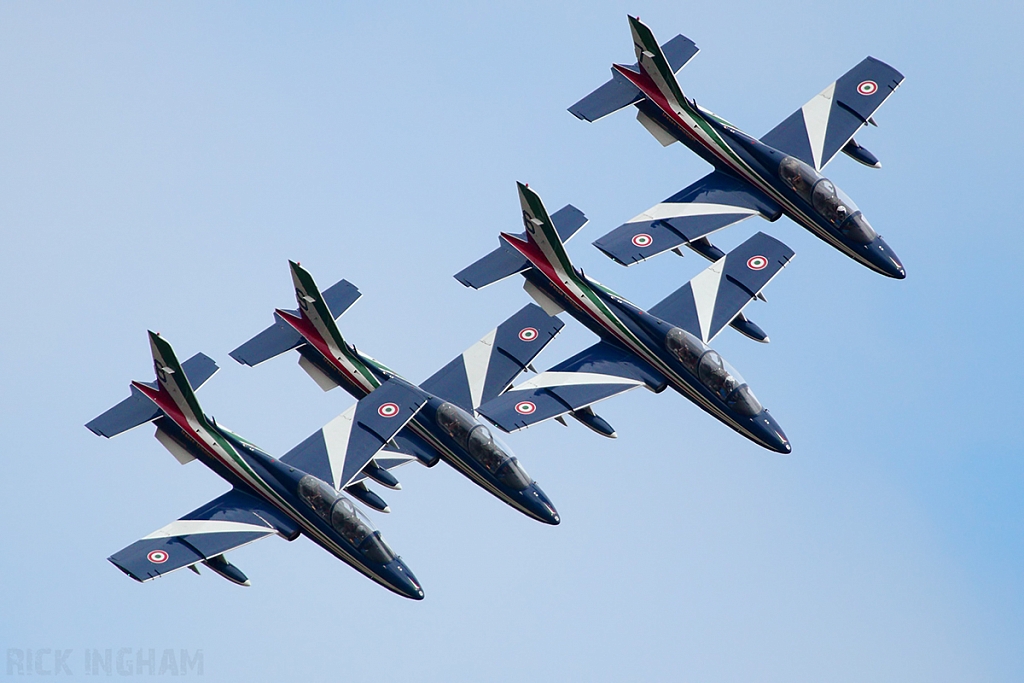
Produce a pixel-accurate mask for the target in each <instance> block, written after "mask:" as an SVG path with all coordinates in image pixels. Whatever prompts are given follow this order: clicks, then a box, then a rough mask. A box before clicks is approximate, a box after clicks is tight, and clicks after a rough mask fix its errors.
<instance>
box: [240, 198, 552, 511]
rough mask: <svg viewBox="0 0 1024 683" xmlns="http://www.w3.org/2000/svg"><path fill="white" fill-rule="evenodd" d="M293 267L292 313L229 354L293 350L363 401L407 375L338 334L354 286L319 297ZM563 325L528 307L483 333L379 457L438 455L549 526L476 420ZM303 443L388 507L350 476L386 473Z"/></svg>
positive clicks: (533, 495) (522, 478) (518, 472)
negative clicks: (479, 411)
mask: <svg viewBox="0 0 1024 683" xmlns="http://www.w3.org/2000/svg"><path fill="white" fill-rule="evenodd" d="M570 218H571V217H570ZM289 264H290V265H291V274H292V282H293V284H294V286H295V297H296V300H297V302H298V306H299V307H298V309H297V310H282V309H277V310H276V311H275V312H274V319H275V322H274V324H273V325H271V326H270V327H269V328H267V329H266V330H264V331H263V332H261V333H260V334H258V335H256V336H255V337H253V338H252V339H250V340H249V341H247V342H246V343H244V344H242V345H241V346H240V347H238V348H237V349H235V350H234V351H232V352H231V354H230V355H231V357H232V358H234V359H235V360H236V361H238V362H239V363H242V364H244V365H249V366H255V365H258V364H260V363H262V362H263V361H265V360H268V359H270V358H273V357H275V356H277V355H279V354H282V353H285V352H286V351H289V350H291V349H295V350H297V351H298V352H299V365H300V366H301V367H302V369H303V370H305V371H306V372H307V373H308V374H309V375H310V377H312V378H313V380H314V381H315V382H316V383H317V384H318V385H319V386H320V387H321V388H322V389H323V390H324V391H328V390H330V389H333V388H334V387H336V386H341V387H343V388H344V389H345V391H347V392H348V393H350V394H352V395H353V396H354V397H356V398H357V399H360V400H365V399H364V397H365V396H367V395H369V394H371V393H373V392H374V391H376V390H377V389H378V387H380V386H381V385H382V384H387V383H388V382H389V381H396V380H397V381H404V380H401V378H399V376H398V375H397V374H396V373H395V372H394V371H393V370H391V369H390V368H388V367H387V366H385V365H383V364H382V363H380V362H379V361H377V360H375V359H373V358H371V357H370V356H368V355H366V354H364V353H362V352H360V351H359V350H357V349H356V348H355V347H354V346H352V345H350V344H348V343H347V342H346V341H345V339H344V338H343V337H342V336H341V332H340V331H339V329H338V326H337V323H336V318H338V317H340V316H341V315H342V313H344V312H345V311H346V310H348V308H349V306H351V305H352V304H353V303H355V301H356V299H358V298H359V296H360V293H359V290H358V289H357V288H356V287H355V286H354V285H353V284H351V283H350V282H348V281H347V280H341V281H340V282H338V283H336V284H335V285H333V286H331V287H329V288H328V289H327V290H325V291H324V292H323V293H322V294H321V293H320V290H319V288H318V287H317V285H316V283H315V282H314V281H313V277H312V276H311V275H310V274H309V272H308V271H307V270H306V269H305V268H303V267H302V266H301V265H299V264H298V263H295V262H292V261H289ZM563 324H564V323H562V322H561V321H560V320H558V319H557V318H552V317H550V316H549V315H547V314H546V313H545V312H544V311H543V310H541V309H540V308H539V307H538V306H534V305H532V304H531V305H528V306H526V307H525V308H523V309H522V310H520V311H519V312H517V313H516V314H515V315H513V316H512V317H510V318H509V319H508V320H506V321H505V322H503V323H502V324H501V325H499V326H498V327H497V328H496V329H494V330H492V331H491V332H489V333H488V334H487V335H486V336H485V337H484V338H483V339H481V340H480V341H479V342H477V343H476V344H474V345H473V346H472V347H470V348H469V349H467V350H466V351H465V353H463V354H461V355H460V356H457V357H456V358H455V359H454V360H452V361H451V362H450V363H448V364H447V365H445V366H444V367H443V368H441V369H440V370H439V371H438V372H437V373H435V374H434V375H433V376H431V377H430V378H429V379H427V380H426V381H425V382H423V383H422V384H421V385H420V387H419V390H420V391H422V392H423V394H424V395H425V396H426V397H427V399H426V403H425V404H424V406H423V408H422V410H421V411H420V412H419V413H417V415H416V416H415V417H413V419H412V421H410V422H409V424H408V425H407V426H406V427H405V428H404V429H402V430H401V431H400V432H398V433H397V435H396V436H395V437H394V439H393V444H392V445H391V446H389V448H388V449H387V450H386V451H383V452H382V455H383V456H386V457H391V456H394V455H402V454H404V457H407V458H408V457H414V458H416V459H418V460H419V461H420V462H421V463H423V464H424V465H427V466H428V467H432V466H434V465H435V464H436V463H437V462H438V460H439V459H441V460H444V461H445V462H447V463H448V464H450V465H451V466H452V467H454V468H455V469H456V470H458V471H459V472H461V473H462V474H464V475H465V476H467V477H469V479H470V480H472V481H473V482H475V483H476V484H478V485H479V486H481V487H482V488H483V489H484V490H486V491H488V492H489V493H491V494H493V495H494V496H497V497H498V498H499V499H501V500H503V501H504V502H506V503H508V504H509V505H511V506H512V507H514V508H515V509H517V510H519V511H520V512H522V513H524V514H526V515H528V516H530V517H532V518H533V519H536V520H539V521H541V522H545V523H547V524H558V522H559V517H558V512H557V511H556V510H555V506H554V505H553V504H552V503H551V501H550V499H549V498H548V497H547V495H545V493H544V491H542V490H541V488H540V486H538V485H537V483H536V482H535V481H533V479H532V478H531V477H530V476H529V475H528V474H527V473H526V472H525V470H523V468H522V466H521V465H520V464H519V461H518V459H517V458H516V457H515V456H513V455H512V451H511V450H510V449H509V448H508V446H506V445H504V444H503V443H502V442H501V441H500V440H499V439H496V438H495V437H494V435H493V434H492V433H491V430H490V429H488V427H487V426H486V425H485V424H483V423H482V422H480V421H479V420H478V419H477V418H476V416H475V410H476V409H477V407H479V405H480V404H481V403H482V402H485V401H487V400H490V399H491V398H494V397H495V396H497V395H499V394H500V393H501V392H503V391H504V390H505V389H507V388H508V387H509V385H511V384H512V381H513V380H514V379H515V378H516V377H517V376H518V375H519V374H520V373H521V372H523V371H524V370H526V369H527V368H528V367H529V366H530V363H531V362H532V361H533V359H534V358H536V356H537V354H539V353H540V352H541V350H543V348H544V347H545V346H546V345H547V344H548V343H549V342H550V341H551V340H552V339H554V337H555V335H557V334H558V332H559V331H560V330H561V329H562V327H563ZM301 448H305V449H306V450H307V451H308V457H309V458H310V459H314V460H317V461H318V462H320V463H324V467H325V470H324V472H323V476H324V478H326V479H327V481H331V482H333V483H334V485H335V486H336V487H337V488H338V489H339V490H345V491H349V492H350V493H352V494H353V495H355V496H356V497H357V498H359V500H361V501H362V502H364V503H365V504H367V505H369V506H370V507H374V508H376V509H378V510H383V509H385V508H384V501H383V500H381V499H380V497H379V496H377V495H376V494H375V493H373V492H372V491H370V490H369V489H367V488H366V487H365V486H364V485H363V484H362V483H361V482H358V481H357V482H356V483H355V484H353V483H351V482H352V481H353V479H352V478H353V477H356V476H358V475H359V474H360V473H361V472H362V473H365V474H366V475H367V476H369V477H370V478H371V479H373V480H375V481H377V482H378V483H380V484H383V485H384V486H390V487H391V488H396V487H397V484H398V482H397V480H395V479H394V477H393V476H392V475H391V474H390V473H389V472H388V471H387V470H385V469H382V468H378V467H375V466H374V465H373V463H372V462H367V461H366V460H364V459H361V460H349V459H346V460H344V462H341V461H340V459H338V458H335V457H333V449H332V444H331V442H330V440H329V439H328V441H327V442H326V443H324V441H323V439H320V438H319V437H317V436H316V435H314V438H311V439H310V440H308V442H307V443H305V444H303V445H302V446H300V449H301ZM325 453H332V457H331V458H326V457H325V456H324V454H325ZM302 457H306V456H302ZM300 462H304V460H300ZM328 463H329V465H330V467H329V468H328V467H327V464H328ZM309 467H310V471H312V472H318V471H319V470H317V469H315V468H314V466H313V465H312V464H310V465H309Z"/></svg>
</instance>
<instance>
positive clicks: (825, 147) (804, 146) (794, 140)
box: [761, 57, 903, 170]
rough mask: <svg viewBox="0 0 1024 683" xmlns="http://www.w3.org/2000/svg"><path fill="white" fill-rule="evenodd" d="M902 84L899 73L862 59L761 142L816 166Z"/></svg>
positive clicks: (832, 154)
mask: <svg viewBox="0 0 1024 683" xmlns="http://www.w3.org/2000/svg"><path fill="white" fill-rule="evenodd" d="M902 82H903V74H901V73H900V72H899V71H897V70H896V69H894V68H892V67H891V66H889V65H888V64H886V63H885V62H881V61H879V60H877V59H875V58H874V57H868V58H866V59H865V60H864V61H862V62H861V63H860V64H858V65H857V66H855V67H853V68H852V69H850V70H849V71H847V72H846V73H845V74H843V76H842V77H840V79H839V80H837V81H835V82H834V83H832V84H831V85H829V86H828V87H827V88H825V89H824V90H822V91H821V92H820V93H818V95H817V96H815V97H814V99H812V100H811V101H810V102H808V103H807V104H805V105H804V106H803V107H801V108H800V109H797V110H796V111H795V112H793V113H792V114H791V115H790V116H789V118H787V119H786V120H785V121H783V122H782V123H780V124H779V125H777V126H775V128H773V129H771V130H770V131H769V132H768V133H767V134H765V136H764V137H762V138H761V142H763V143H765V144H766V145H771V146H772V147H774V148H775V149H778V150H779V151H782V152H785V153H787V154H792V155H793V156H795V157H797V158H798V159H800V160H802V161H805V162H807V163H808V164H810V165H811V166H814V167H815V168H816V169H818V170H821V169H822V168H824V167H825V165H826V164H827V163H828V162H829V161H831V160H832V158H833V157H834V156H835V155H836V154H837V153H838V152H839V151H840V150H841V149H842V148H843V147H845V146H846V143H847V142H849V141H850V140H851V139H853V136H854V134H855V133H856V132H857V131H858V130H859V129H860V127H861V126H866V125H867V124H868V123H872V121H871V116H872V115H873V114H874V113H875V111H877V110H878V108H879V107H881V106H882V103H883V102H885V101H886V100H887V99H889V96H890V95H892V94H893V92H895V91H896V88H898V87H899V86H900V83H902Z"/></svg>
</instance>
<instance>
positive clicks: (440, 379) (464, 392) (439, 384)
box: [420, 304, 565, 413]
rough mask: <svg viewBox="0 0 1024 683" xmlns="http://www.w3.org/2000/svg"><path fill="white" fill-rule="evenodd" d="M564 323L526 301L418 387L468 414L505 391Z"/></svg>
mask: <svg viewBox="0 0 1024 683" xmlns="http://www.w3.org/2000/svg"><path fill="white" fill-rule="evenodd" d="M564 325H565V323H563V322H562V321H561V320H559V319H558V318H553V317H551V316H549V315H548V314H547V313H545V312H544V309H542V308H541V307H540V306H538V305H537V304H528V305H526V306H525V307H523V308H522V309H520V310H519V311H518V312H516V313H515V314H514V315H513V316H512V317H510V318H509V319H508V320H506V321H505V322H503V323H501V324H500V325H498V327H497V328H495V329H493V330H491V331H490V332H488V333H487V335H486V336H485V337H484V338H483V339H481V340H480V341H478V342H477V343H476V344H474V345H473V346H471V347H469V348H468V349H466V351H465V352H464V353H463V354H462V355H461V356H458V357H456V358H455V359H454V360H452V361H451V362H450V363H448V364H447V365H445V366H444V367H443V368H441V369H440V370H438V371H437V372H436V373H434V375H432V376H431V377H430V378H429V379H427V380H426V381H425V382H423V384H421V385H420V386H421V387H422V388H423V390H424V391H428V392H430V393H432V394H434V395H435V396H439V397H441V398H443V399H445V400H446V401H451V402H452V403H454V404H455V405H457V406H459V407H460V408H462V409H463V410H467V411H469V412H471V413H472V412H473V411H474V410H476V408H477V407H478V406H479V405H480V404H481V403H486V402H487V401H489V400H491V399H492V398H494V397H495V396H497V395H498V394H500V393H501V392H503V391H505V389H507V388H508V387H509V385H510V384H512V381H513V380H514V379H515V378H516V377H518V376H519V374H520V373H521V372H523V371H524V370H526V369H527V367H529V365H530V363H531V362H533V359H534V358H536V357H537V355H538V354H539V353H540V352H541V351H543V350H544V347H545V346H547V345H548V343H550V342H551V340H552V339H554V338H555V335H557V334H558V333H559V332H560V331H561V330H562V327H563V326H564Z"/></svg>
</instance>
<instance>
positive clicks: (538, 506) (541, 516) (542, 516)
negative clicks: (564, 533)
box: [520, 482, 562, 525]
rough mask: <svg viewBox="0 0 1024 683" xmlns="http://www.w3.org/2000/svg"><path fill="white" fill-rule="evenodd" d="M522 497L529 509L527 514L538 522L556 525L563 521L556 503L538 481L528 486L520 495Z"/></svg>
mask: <svg viewBox="0 0 1024 683" xmlns="http://www.w3.org/2000/svg"><path fill="white" fill-rule="evenodd" d="M520 498H521V500H522V501H523V504H524V506H525V507H526V509H527V510H528V513H527V514H529V515H530V516H531V517H533V518H534V519H536V520H537V521H538V522H544V523H545V524H551V525H556V524H558V523H559V522H561V521H562V520H561V518H560V517H559V516H558V510H556V509H555V506H554V504H553V503H552V502H551V500H550V499H549V498H548V497H547V495H546V494H545V493H544V491H542V490H541V488H540V487H539V486H537V483H536V482H534V483H532V484H530V485H529V486H527V487H526V488H525V489H524V490H523V492H522V494H521V495H520Z"/></svg>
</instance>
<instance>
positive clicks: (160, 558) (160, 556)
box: [146, 550, 170, 564]
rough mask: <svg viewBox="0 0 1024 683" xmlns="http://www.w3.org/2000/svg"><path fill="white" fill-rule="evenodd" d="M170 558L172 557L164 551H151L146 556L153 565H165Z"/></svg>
mask: <svg viewBox="0 0 1024 683" xmlns="http://www.w3.org/2000/svg"><path fill="white" fill-rule="evenodd" d="M168 557H170V555H168V554H167V553H166V552H164V551H163V550H150V551H149V554H148V555H146V559H147V560H149V561H150V562H152V563H153V564H163V563H164V562H166V561H167V558H168Z"/></svg>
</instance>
